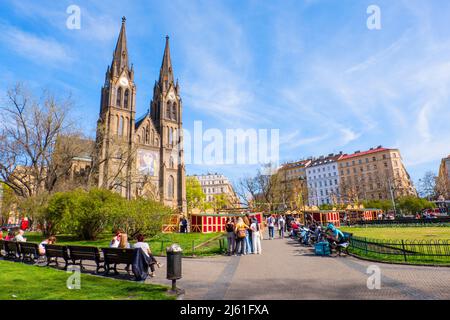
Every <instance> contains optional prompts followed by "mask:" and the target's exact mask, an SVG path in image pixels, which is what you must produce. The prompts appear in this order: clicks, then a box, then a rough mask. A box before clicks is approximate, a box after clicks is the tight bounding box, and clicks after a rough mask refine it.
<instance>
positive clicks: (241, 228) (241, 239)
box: [234, 218, 248, 256]
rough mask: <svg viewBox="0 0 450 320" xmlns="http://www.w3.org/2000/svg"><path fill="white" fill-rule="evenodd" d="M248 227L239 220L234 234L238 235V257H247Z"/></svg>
mask: <svg viewBox="0 0 450 320" xmlns="http://www.w3.org/2000/svg"><path fill="white" fill-rule="evenodd" d="M247 229H248V225H246V224H245V223H244V220H242V218H239V219H238V222H237V223H236V227H235V229H234V232H235V233H236V254H237V255H238V256H240V255H242V254H244V255H245V236H246V235H247Z"/></svg>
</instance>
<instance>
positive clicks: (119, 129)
mask: <svg viewBox="0 0 450 320" xmlns="http://www.w3.org/2000/svg"><path fill="white" fill-rule="evenodd" d="M118 135H119V136H122V135H123V117H120V118H119V127H118Z"/></svg>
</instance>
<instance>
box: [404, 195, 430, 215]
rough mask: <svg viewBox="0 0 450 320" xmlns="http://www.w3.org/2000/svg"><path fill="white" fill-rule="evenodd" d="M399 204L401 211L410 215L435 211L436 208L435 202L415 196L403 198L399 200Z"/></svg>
mask: <svg viewBox="0 0 450 320" xmlns="http://www.w3.org/2000/svg"><path fill="white" fill-rule="evenodd" d="M397 203H398V208H399V209H400V210H402V211H403V212H406V213H410V214H416V213H420V212H421V211H422V210H424V209H433V208H435V207H436V205H435V204H434V203H433V202H430V201H428V200H426V199H423V198H417V197H414V196H405V197H401V198H399V199H398V200H397Z"/></svg>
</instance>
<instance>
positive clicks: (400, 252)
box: [350, 237, 450, 263]
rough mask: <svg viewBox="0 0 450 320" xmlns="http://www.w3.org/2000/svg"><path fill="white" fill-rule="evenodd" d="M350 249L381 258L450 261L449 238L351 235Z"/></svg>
mask: <svg viewBox="0 0 450 320" xmlns="http://www.w3.org/2000/svg"><path fill="white" fill-rule="evenodd" d="M350 250H352V251H353V252H355V253H356V254H359V255H364V256H369V257H374V258H381V260H396V261H402V262H406V263H408V262H411V263H420V262H423V263H433V262H438V263H450V240H378V239H368V238H361V237H351V238H350Z"/></svg>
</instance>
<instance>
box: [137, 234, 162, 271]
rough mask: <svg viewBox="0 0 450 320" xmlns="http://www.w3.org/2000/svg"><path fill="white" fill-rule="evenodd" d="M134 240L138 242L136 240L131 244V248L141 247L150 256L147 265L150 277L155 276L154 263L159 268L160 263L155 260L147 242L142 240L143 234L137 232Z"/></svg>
mask: <svg viewBox="0 0 450 320" xmlns="http://www.w3.org/2000/svg"><path fill="white" fill-rule="evenodd" d="M136 240H137V241H138V242H136V243H135V244H134V245H133V248H141V249H142V251H144V253H145V254H146V255H147V256H148V257H149V258H150V263H149V267H150V270H151V273H150V277H154V276H155V264H156V265H157V266H158V268H161V266H162V264H161V263H159V262H158V261H156V259H155V257H154V256H153V254H152V251H151V250H150V246H149V245H148V243H147V242H144V236H143V235H142V234H138V235H137V237H136Z"/></svg>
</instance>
